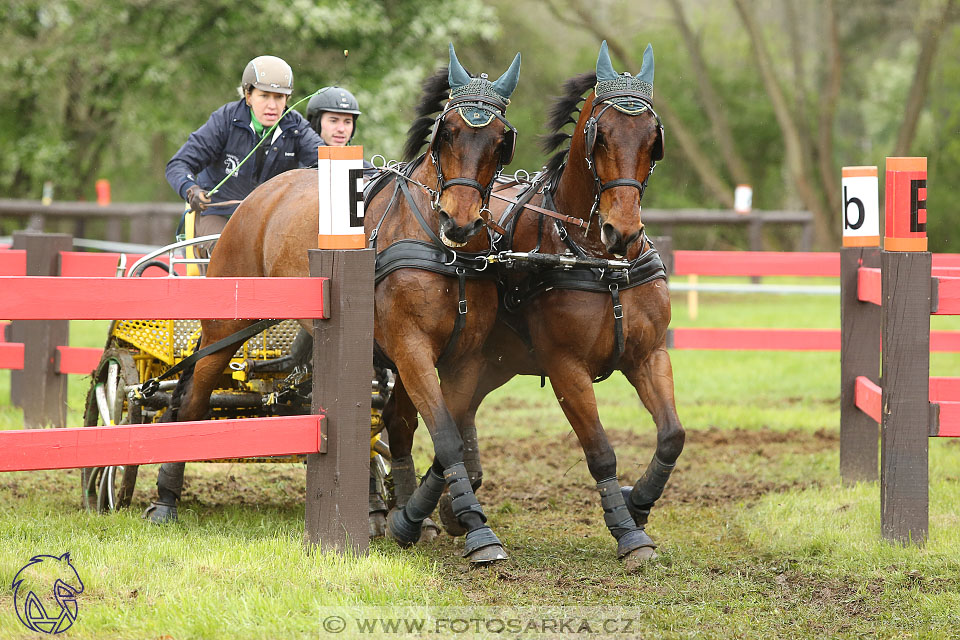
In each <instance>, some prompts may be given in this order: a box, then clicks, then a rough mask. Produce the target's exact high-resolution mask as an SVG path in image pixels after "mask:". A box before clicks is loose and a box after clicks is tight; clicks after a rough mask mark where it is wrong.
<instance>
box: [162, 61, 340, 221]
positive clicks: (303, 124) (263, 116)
mask: <svg viewBox="0 0 960 640" xmlns="http://www.w3.org/2000/svg"><path fill="white" fill-rule="evenodd" d="M240 82H241V85H240V88H239V91H240V93H241V98H240V99H239V100H237V101H235V102H228V103H227V104H225V105H223V106H222V107H220V108H219V109H217V110H216V111H214V112H213V113H212V114H211V115H210V119H209V120H207V122H206V124H204V125H203V126H202V127H200V128H199V129H197V130H196V131H194V132H193V133H191V134H190V137H189V138H188V139H187V141H186V143H184V145H183V146H182V147H180V150H179V151H177V153H176V154H175V155H174V156H173V158H171V159H170V162H168V163H167V171H166V175H167V182H169V183H170V186H171V187H173V190H174V191H176V192H177V194H178V195H179V196H180V197H181V198H183V199H184V200H186V201H187V202H188V203H189V204H190V208H191V209H192V210H193V211H195V212H197V214H199V215H198V216H197V220H196V226H195V230H194V235H195V236H203V235H210V234H215V233H220V232H221V231H222V230H223V228H224V227H225V226H226V224H227V220H229V219H230V215H231V214H232V213H233V211H234V209H236V208H237V204H239V201H240V200H243V199H244V198H245V197H246V196H247V195H249V194H250V192H251V191H253V190H254V189H255V188H257V187H258V186H259V185H261V184H263V183H264V182H266V181H267V180H269V179H270V178H273V177H275V176H277V175H279V174H281V173H283V172H284V171H288V170H290V169H296V168H299V167H308V166H310V165H311V164H314V163H316V161H317V147H319V146H321V145H323V144H324V142H323V140H321V139H320V136H318V135H317V134H316V132H315V131H314V130H313V129H311V128H310V126H309V123H308V122H307V121H306V120H305V119H304V118H303V116H301V115H300V114H299V113H298V112H297V111H295V110H290V112H289V113H287V114H286V115H284V111H285V110H286V107H287V100H288V98H289V96H290V94H291V93H293V70H292V69H290V65H288V64H287V63H286V62H284V61H283V60H282V59H280V58H278V57H276V56H258V57H256V58H254V59H253V60H251V61H250V62H248V63H247V66H246V68H244V70H243V75H242V77H241V81H240ZM281 116H282V117H281ZM274 124H276V125H277V127H276V129H274V130H272V131H270V127H272V126H273V125H274ZM266 135H269V139H268V140H266V141H264V143H263V144H262V145H260V146H259V147H258V148H257V151H256V153H255V154H254V155H253V156H251V157H250V159H249V160H247V161H246V162H244V163H243V165H242V166H241V167H240V169H239V170H238V171H237V172H236V174H235V175H233V176H232V177H231V178H230V179H229V180H227V181H226V182H225V183H224V184H223V186H222V187H220V189H219V190H218V191H217V192H216V193H215V194H213V195H210V194H209V193H208V192H209V191H210V190H211V189H212V188H213V187H214V186H216V185H217V184H219V183H220V181H221V180H223V179H224V178H225V177H226V176H227V175H228V174H229V173H230V172H231V171H232V170H234V169H235V168H236V167H237V165H238V164H240V163H241V162H243V159H244V158H246V157H247V155H248V154H249V153H250V151H251V150H253V148H254V147H256V146H257V143H258V142H260V140H261V139H262V138H263V137H264V136H266Z"/></svg>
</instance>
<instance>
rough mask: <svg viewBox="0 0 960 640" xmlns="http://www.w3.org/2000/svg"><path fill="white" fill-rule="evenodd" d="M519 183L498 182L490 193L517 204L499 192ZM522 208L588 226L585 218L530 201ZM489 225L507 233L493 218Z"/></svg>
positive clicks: (582, 226)
mask: <svg viewBox="0 0 960 640" xmlns="http://www.w3.org/2000/svg"><path fill="white" fill-rule="evenodd" d="M519 184H520V182H518V181H516V180H511V181H510V182H505V183H503V184H498V185H497V186H496V187H494V189H493V192H492V193H491V194H490V195H492V196H493V197H494V198H496V199H498V200H502V201H504V202H509V203H510V204H517V201H516V200H514V199H513V198H508V197H506V196H502V195H499V194H498V193H497V192H498V191H503V190H505V189H509V188H510V187H513V186H517V185H519ZM520 209H521V211H522V210H523V209H530V210H531V211H535V212H536V213H540V214H543V215H545V216H549V217H551V218H554V219H556V220H560V221H562V222H567V223H569V224H572V225H576V226H578V227H580V228H581V229H582V228H584V227H586V226H587V221H586V220H584V219H583V218H577V217H575V216H566V215H564V214H562V213H558V212H556V211H551V210H550V209H544V208H543V207H538V206H536V205H534V204H529V203H527V204H524V205H521V207H520ZM519 214H520V212H519V211H518V212H517V215H519ZM487 226H489V227H491V228H492V229H493V230H494V231H496V232H497V233H499V234H500V235H504V234H505V233H506V231H505V230H504V229H503V228H502V227H501V226H500V225H498V224H497V223H496V222H494V221H493V220H489V221H487Z"/></svg>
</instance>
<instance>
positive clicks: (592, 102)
mask: <svg viewBox="0 0 960 640" xmlns="http://www.w3.org/2000/svg"><path fill="white" fill-rule="evenodd" d="M578 153H579V154H582V157H583V158H584V160H585V163H586V165H587V168H588V170H589V171H591V172H592V173H593V179H594V202H593V206H592V208H591V211H590V218H592V217H593V214H594V213H596V214H597V215H598V218H599V223H600V239H601V241H602V242H603V245H604V247H605V248H606V249H607V251H609V252H610V253H613V254H615V255H621V256H622V255H626V253H627V250H628V249H629V248H630V246H631V245H632V244H633V243H634V242H635V241H636V240H637V239H639V238H640V235H641V232H642V231H643V221H642V220H641V217H640V201H641V200H642V198H643V192H644V190H645V189H646V186H647V180H648V179H649V177H650V175H651V174H652V173H653V169H654V166H655V165H656V162H657V160H660V159H662V158H663V127H662V126H661V124H660V117H659V116H658V115H657V114H656V112H655V111H654V110H653V48H652V47H651V46H650V45H647V49H646V51H645V52H644V54H643V66H642V67H641V69H640V72H639V73H638V74H637V75H636V76H631V75H630V74H629V73H626V72H625V73H623V74H618V73H617V72H616V71H614V70H613V65H612V63H611V62H610V54H609V53H608V52H607V43H606V41H604V43H603V44H602V45H601V47H600V55H599V57H598V59H597V84H596V86H595V87H594V92H593V94H591V95H590V96H588V97H587V100H586V102H585V103H584V107H583V110H582V112H581V114H580V119H579V122H578V123H577V131H576V132H575V134H574V139H573V140H572V141H571V147H570V154H571V157H573V156H574V154H578Z"/></svg>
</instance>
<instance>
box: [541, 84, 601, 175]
mask: <svg viewBox="0 0 960 640" xmlns="http://www.w3.org/2000/svg"><path fill="white" fill-rule="evenodd" d="M596 84H597V73H596V72H595V71H588V72H587V73H582V74H580V75H578V76H574V77H572V78H570V79H569V80H567V81H566V82H565V83H564V84H563V94H564V95H562V96H558V97H557V98H555V99H554V101H553V105H552V106H551V107H550V112H549V114H548V115H549V118H548V119H547V130H549V131H550V133H548V134H546V135H543V136H540V148H541V149H543V151H544V153H551V152H553V151H554V150H555V149H556V148H557V147H559V146H560V145H561V144H563V143H564V142H566V141H567V140H569V139H570V138H571V137H572V136H571V135H570V134H569V133H565V132H564V131H562V129H563V127H565V126H567V125H568V124H570V123H573V124H576V123H577V118H575V117H574V114H579V113H580V107H579V104H580V101H581V100H582V99H583V94H584V92H585V91H586V90H587V89H592V88H593V87H594V86H595V85H596ZM569 150H570V145H567V146H565V147H563V148H562V149H560V150H559V151H557V152H556V153H554V154H553V156H551V157H550V159H549V160H547V165H546V170H547V171H555V170H557V169H559V168H560V166H561V165H562V164H563V161H564V160H565V159H566V157H567V152H568V151H569Z"/></svg>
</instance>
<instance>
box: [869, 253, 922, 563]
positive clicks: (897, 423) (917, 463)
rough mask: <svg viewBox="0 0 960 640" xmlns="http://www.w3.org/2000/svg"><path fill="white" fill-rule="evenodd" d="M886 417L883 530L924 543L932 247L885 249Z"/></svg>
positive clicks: (882, 454) (885, 534)
mask: <svg viewBox="0 0 960 640" xmlns="http://www.w3.org/2000/svg"><path fill="white" fill-rule="evenodd" d="M880 261H881V270H882V275H881V281H882V285H881V286H882V296H883V309H882V312H881V323H882V332H883V356H882V367H881V376H882V380H883V400H882V405H881V406H882V407H883V422H882V423H881V426H880V429H881V441H880V530H881V533H882V534H883V537H884V538H887V539H888V540H892V541H895V542H899V543H903V544H906V543H908V542H912V543H915V544H920V543H923V542H924V541H925V540H926V538H927V528H928V519H929V518H928V511H929V509H928V499H929V496H928V472H927V463H928V459H927V448H928V447H927V438H928V437H929V434H930V415H931V414H930V400H929V398H930V293H931V280H930V269H931V265H932V256H931V254H930V253H929V252H926V251H924V252H919V251H910V252H906V251H905V252H896V251H883V252H882V253H881V256H880Z"/></svg>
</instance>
